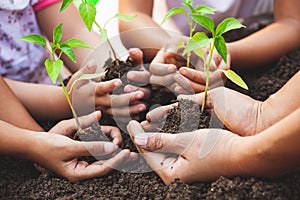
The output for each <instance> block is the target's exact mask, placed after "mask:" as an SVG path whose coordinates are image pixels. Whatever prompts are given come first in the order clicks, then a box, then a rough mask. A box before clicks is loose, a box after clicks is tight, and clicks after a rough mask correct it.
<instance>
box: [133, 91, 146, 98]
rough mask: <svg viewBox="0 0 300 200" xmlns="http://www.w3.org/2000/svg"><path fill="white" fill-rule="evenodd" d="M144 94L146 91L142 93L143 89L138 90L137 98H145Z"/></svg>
mask: <svg viewBox="0 0 300 200" xmlns="http://www.w3.org/2000/svg"><path fill="white" fill-rule="evenodd" d="M143 96H144V93H142V92H141V91H138V92H137V93H136V96H135V97H136V98H138V99H141V98H143Z"/></svg>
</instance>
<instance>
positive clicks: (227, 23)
mask: <svg viewBox="0 0 300 200" xmlns="http://www.w3.org/2000/svg"><path fill="white" fill-rule="evenodd" d="M182 4H183V5H184V6H186V7H187V8H188V9H189V10H190V11H191V13H190V14H188V12H187V10H186V9H184V8H172V9H171V10H169V11H168V13H167V14H166V16H165V18H164V21H165V20H167V19H168V18H170V17H171V16H173V15H176V14H179V13H183V14H185V15H186V17H187V19H188V24H189V27H190V35H189V39H188V41H187V45H185V44H184V42H183V41H182V40H181V41H180V42H179V44H178V48H184V51H183V55H186V54H187V67H188V65H189V62H190V56H191V52H194V53H195V54H196V55H197V56H199V57H200V58H201V59H202V60H203V63H204V66H203V68H204V73H205V90H204V101H203V102H202V107H201V112H202V113H203V112H204V108H205V104H206V101H207V92H208V87H209V78H210V74H209V68H210V64H211V60H212V56H213V52H214V50H215V49H216V50H217V52H218V53H219V55H220V56H221V57H222V59H223V60H224V61H225V63H226V62H227V47H226V42H225V39H224V37H223V34H224V33H226V32H228V31H231V30H234V29H239V28H243V27H245V26H244V25H242V24H241V23H240V22H239V21H238V20H237V19H235V18H226V19H224V20H223V21H222V22H221V23H220V24H218V25H217V27H216V28H215V23H214V21H213V20H212V19H211V18H210V17H208V16H205V14H214V12H215V9H213V8H210V7H208V6H206V5H201V6H196V7H194V6H193V1H192V0H183V1H182ZM164 21H163V22H164ZM197 24H199V25H200V26H202V27H203V28H205V29H207V30H208V31H209V32H210V34H211V36H212V37H211V38H209V37H208V36H207V35H206V34H205V33H204V32H196V33H195V34H194V31H195V28H196V25H197ZM207 46H209V53H208V61H207V59H206V55H205V52H204V48H205V47H207ZM217 72H223V73H224V74H225V76H226V77H227V78H228V79H229V80H231V81H232V82H233V83H235V84H237V85H238V86H240V87H242V88H244V89H246V90H248V86H247V84H246V83H245V82H244V81H243V79H242V78H241V77H240V76H239V75H237V74H236V73H235V72H234V71H232V70H217V71H216V72H215V73H217Z"/></svg>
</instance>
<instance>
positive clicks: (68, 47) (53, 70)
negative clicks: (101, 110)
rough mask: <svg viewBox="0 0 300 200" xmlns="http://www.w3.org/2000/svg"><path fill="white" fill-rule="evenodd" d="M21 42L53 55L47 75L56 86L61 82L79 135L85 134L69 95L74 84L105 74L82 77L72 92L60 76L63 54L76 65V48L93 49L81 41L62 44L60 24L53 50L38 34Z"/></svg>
mask: <svg viewBox="0 0 300 200" xmlns="http://www.w3.org/2000/svg"><path fill="white" fill-rule="evenodd" d="M20 39H21V40H24V41H27V42H31V43H34V44H39V45H42V46H44V47H45V48H46V49H47V51H48V52H49V53H50V55H51V59H50V58H47V59H46V60H45V66H46V70H47V73H48V75H49V77H50V79H51V81H52V82H53V83H54V84H55V83H56V81H57V79H58V80H59V83H60V84H61V86H62V88H63V91H64V94H65V96H66V99H67V102H68V105H69V107H70V109H71V111H72V114H73V116H74V118H75V122H76V125H77V130H78V131H77V133H78V134H82V133H84V131H83V129H82V128H81V126H80V124H79V120H78V117H77V114H76V112H75V110H74V107H73V105H72V103H71V99H70V95H69V93H70V92H71V90H72V88H73V86H74V84H75V83H76V82H77V81H79V80H83V79H94V78H97V77H100V76H101V75H103V73H99V74H84V75H82V76H81V77H80V78H79V79H78V80H76V81H74V82H73V84H72V86H71V89H70V91H69V92H68V91H67V88H66V86H65V84H64V82H63V79H62V77H61V75H60V72H61V70H62V68H63V65H64V62H63V61H62V60H61V56H62V55H63V54H65V55H66V56H68V57H69V58H70V59H71V60H72V61H73V62H74V63H76V60H75V54H74V51H73V48H76V47H82V48H92V47H90V46H89V45H87V44H86V43H84V42H83V41H81V40H78V39H70V40H67V41H65V42H62V41H61V39H62V24H59V25H58V26H57V27H56V28H55V29H54V30H53V41H52V42H50V46H51V48H49V47H48V46H47V43H46V39H45V38H44V37H43V36H41V35H38V34H31V35H27V36H23V37H21V38H20Z"/></svg>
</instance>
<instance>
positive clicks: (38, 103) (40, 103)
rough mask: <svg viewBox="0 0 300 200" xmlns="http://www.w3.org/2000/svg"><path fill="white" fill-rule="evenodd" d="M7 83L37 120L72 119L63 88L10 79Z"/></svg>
mask: <svg viewBox="0 0 300 200" xmlns="http://www.w3.org/2000/svg"><path fill="white" fill-rule="evenodd" d="M5 81H6V82H7V84H8V85H9V87H10V88H11V90H12V91H14V93H15V94H16V95H17V97H18V99H19V100H20V101H21V102H22V103H23V105H24V106H25V107H26V109H27V110H28V112H29V113H30V114H31V115H32V116H33V117H34V118H35V119H36V120H61V119H65V118H70V117H72V114H71V111H70V109H69V106H68V104H67V101H66V98H65V96H64V93H63V90H62V88H61V87H59V86H54V85H42V84H32V83H24V82H18V81H13V80H9V79H5Z"/></svg>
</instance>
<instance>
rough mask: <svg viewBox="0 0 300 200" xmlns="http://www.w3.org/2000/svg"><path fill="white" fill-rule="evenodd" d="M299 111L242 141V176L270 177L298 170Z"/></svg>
mask: <svg viewBox="0 0 300 200" xmlns="http://www.w3.org/2000/svg"><path fill="white" fill-rule="evenodd" d="M299 119H300V109H297V110H296V111H294V112H293V113H292V114H290V115H289V116H287V117H286V118H284V119H282V120H281V121H280V122H278V123H277V124H274V125H273V126H272V127H270V128H268V129H266V130H265V131H263V132H261V133H260V134H257V135H255V136H251V137H245V138H243V139H244V140H245V141H246V140H247V142H246V144H243V146H242V147H241V150H242V153H241V154H242V156H241V158H242V159H241V160H240V162H241V165H242V166H244V167H243V170H242V171H243V175H247V176H249V175H250V176H259V177H273V176H278V175H281V174H283V173H285V172H287V171H290V170H294V169H297V168H299V167H300V160H299V157H300V146H299V141H300V134H299V132H300V123H299Z"/></svg>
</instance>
